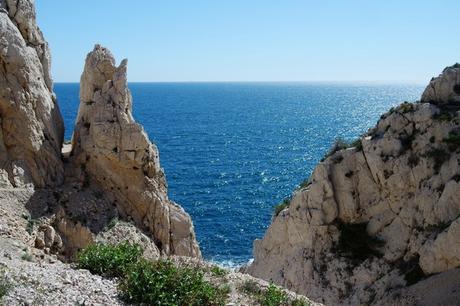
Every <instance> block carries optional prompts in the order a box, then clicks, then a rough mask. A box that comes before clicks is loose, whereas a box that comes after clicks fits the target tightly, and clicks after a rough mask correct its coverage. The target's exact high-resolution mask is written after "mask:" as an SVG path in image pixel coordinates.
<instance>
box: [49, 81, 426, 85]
mask: <svg viewBox="0 0 460 306" xmlns="http://www.w3.org/2000/svg"><path fill="white" fill-rule="evenodd" d="M53 83H54V84H79V83H80V81H53ZM130 83H131V84H133V83H137V84H152V83H159V84H161V83H164V84H172V83H177V84H184V83H187V84H194V83H195V84H199V83H202V84H204V83H208V84H209V83H215V84H224V83H227V84H228V83H299V84H300V83H310V84H312V83H322V84H382V85H385V84H388V85H398V84H400V85H426V84H427V83H429V80H428V82H423V81H396V80H371V81H363V80H347V81H341V80H336V81H327V80H319V81H313V80H310V81H308V80H307V81H245V80H243V81H128V84H130Z"/></svg>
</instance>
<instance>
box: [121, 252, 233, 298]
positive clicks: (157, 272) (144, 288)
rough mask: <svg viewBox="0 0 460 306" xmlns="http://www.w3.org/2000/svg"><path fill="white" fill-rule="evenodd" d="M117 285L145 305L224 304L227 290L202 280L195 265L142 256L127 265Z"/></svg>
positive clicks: (126, 295)
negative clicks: (184, 265)
mask: <svg viewBox="0 0 460 306" xmlns="http://www.w3.org/2000/svg"><path fill="white" fill-rule="evenodd" d="M119 289H120V291H121V294H122V296H123V297H124V298H125V299H126V300H127V301H129V302H130V303H145V304H149V305H197V306H198V305H224V304H225V300H226V294H227V292H228V291H226V290H225V288H219V287H216V286H214V285H212V284H210V283H209V282H208V281H206V280H205V279H204V277H203V272H202V270H201V269H199V268H180V267H176V266H175V265H174V264H173V263H172V262H171V261H168V260H158V261H156V262H151V261H147V260H144V259H141V260H139V261H138V262H137V263H136V264H135V265H132V266H131V268H130V269H129V270H128V271H127V273H126V275H125V276H124V278H123V279H122V280H121V282H120V285H119Z"/></svg>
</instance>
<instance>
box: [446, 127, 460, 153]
mask: <svg viewBox="0 0 460 306" xmlns="http://www.w3.org/2000/svg"><path fill="white" fill-rule="evenodd" d="M443 142H445V143H447V147H448V148H449V151H450V152H455V151H457V149H458V148H460V134H458V133H456V132H450V133H449V136H448V137H447V138H444V139H443Z"/></svg>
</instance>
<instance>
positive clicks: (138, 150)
mask: <svg viewBox="0 0 460 306" xmlns="http://www.w3.org/2000/svg"><path fill="white" fill-rule="evenodd" d="M126 73H127V60H123V61H122V62H121V63H120V65H119V66H118V67H116V66H115V59H114V57H113V55H112V54H111V53H110V51H109V50H107V49H106V48H104V47H101V46H100V45H96V46H95V47H94V50H93V51H92V52H90V53H89V54H88V56H87V57H86V62H85V68H84V71H83V74H82V76H81V83H80V108H79V111H78V117H77V122H76V125H75V131H74V135H73V138H72V146H73V149H72V153H71V159H72V162H73V163H75V164H77V165H79V167H78V169H81V171H80V179H81V180H90V181H91V182H93V183H96V184H98V185H100V186H102V187H103V188H104V189H105V190H107V192H108V193H110V194H113V195H114V197H115V198H116V202H117V209H118V210H119V212H120V214H121V215H123V216H125V217H126V218H133V219H134V221H135V222H136V224H138V226H140V227H141V228H144V229H146V230H147V231H148V232H150V233H151V234H152V235H153V237H154V239H155V241H156V244H157V246H158V248H159V249H160V250H161V251H162V252H163V253H165V254H177V255H187V256H195V257H199V256H200V250H199V248H198V244H197V242H196V240H195V233H194V229H193V225H192V221H191V219H190V217H189V215H188V214H187V213H186V212H185V211H184V210H183V209H182V208H181V207H180V206H179V205H177V204H176V203H174V202H172V201H170V200H169V199H168V196H167V186H166V180H165V176H164V173H163V170H162V169H161V167H160V162H159V157H158V150H157V148H156V146H155V145H154V144H152V143H151V142H150V141H149V139H148V136H147V134H146V133H145V131H144V129H143V128H142V126H141V125H139V124H138V123H136V122H135V121H134V119H133V116H132V113H131V111H132V109H131V108H132V98H131V94H130V91H129V89H128V86H127V77H126ZM91 182H90V184H91Z"/></svg>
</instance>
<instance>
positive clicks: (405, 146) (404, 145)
mask: <svg viewBox="0 0 460 306" xmlns="http://www.w3.org/2000/svg"><path fill="white" fill-rule="evenodd" d="M414 139H415V133H412V134H410V135H402V136H400V138H399V141H400V142H401V150H400V152H399V154H400V155H402V154H404V153H405V152H406V151H407V150H410V149H411V148H412V143H413V142H414Z"/></svg>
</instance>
